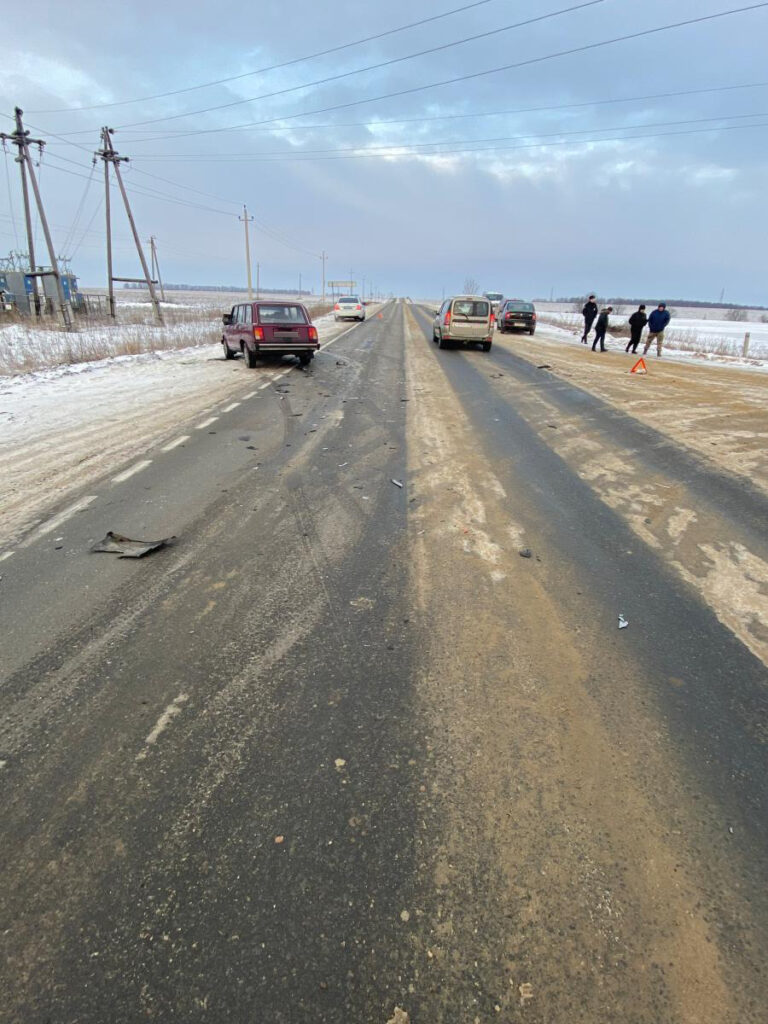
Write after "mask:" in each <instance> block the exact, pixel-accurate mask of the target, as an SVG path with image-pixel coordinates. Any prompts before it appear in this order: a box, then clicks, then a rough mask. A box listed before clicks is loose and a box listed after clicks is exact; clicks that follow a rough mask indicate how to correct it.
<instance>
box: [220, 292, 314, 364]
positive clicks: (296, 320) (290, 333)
mask: <svg viewBox="0 0 768 1024" xmlns="http://www.w3.org/2000/svg"><path fill="white" fill-rule="evenodd" d="M222 320H223V321H224V333H223V335H222V338H221V344H222V347H223V349H224V358H225V359H234V358H235V354H236V353H237V352H242V354H243V359H244V360H245V365H246V366H248V367H249V368H250V369H253V367H254V366H255V365H256V360H257V359H258V358H259V357H264V356H286V355H295V356H298V357H299V362H300V363H301V365H302V366H306V365H307V364H308V363H309V362H310V360H311V359H312V357H313V356H314V354H315V352H317V350H318V349H319V348H320V342H319V341H318V337H317V328H316V327H315V326H314V325H313V323H312V321H311V320H310V317H309V313H308V312H307V310H306V308H305V307H304V306H302V304H301V303H300V302H275V301H274V300H267V299H262V300H260V301H258V302H244V303H242V304H241V305H239V306H233V307H232V312H231V313H225V314H224V316H223V317H222Z"/></svg>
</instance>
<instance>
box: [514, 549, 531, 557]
mask: <svg viewBox="0 0 768 1024" xmlns="http://www.w3.org/2000/svg"><path fill="white" fill-rule="evenodd" d="M517 553H518V555H520V557H521V558H533V552H532V551H531V549H530V548H520V550H519V551H518V552H517Z"/></svg>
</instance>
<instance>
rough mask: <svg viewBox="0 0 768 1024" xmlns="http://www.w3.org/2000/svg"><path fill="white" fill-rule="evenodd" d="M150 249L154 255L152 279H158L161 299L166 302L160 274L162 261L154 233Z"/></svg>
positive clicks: (151, 237) (150, 240) (150, 237)
mask: <svg viewBox="0 0 768 1024" xmlns="http://www.w3.org/2000/svg"><path fill="white" fill-rule="evenodd" d="M149 251H150V254H151V256H152V280H153V281H157V283H158V284H159V285H160V301H161V302H165V288H163V279H162V277H161V276H160V262H159V260H158V258H157V243H156V242H155V236H154V235H150V236H149Z"/></svg>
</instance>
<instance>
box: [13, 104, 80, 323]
mask: <svg viewBox="0 0 768 1024" xmlns="http://www.w3.org/2000/svg"><path fill="white" fill-rule="evenodd" d="M23 113H24V111H23V110H22V109H21V108H20V107H16V109H15V111H14V114H15V116H16V131H14V132H12V133H11V134H10V135H6V134H5V132H0V139H2V140H3V141H5V140H8V141H9V142H12V143H13V144H14V145H15V146H16V147H17V149H18V151H19V153H18V156H17V157H16V162H17V163H18V164H19V165H20V167H21V191H22V194H23V196H24V220H25V223H26V227H27V245H28V248H29V253H28V255H29V273H30V276H31V278H32V282H33V289H34V296H35V299H34V303H35V313H36V314H37V315H38V316H39V315H40V312H41V303H40V289H39V286H38V283H37V279H38V277H52V278H53V279H54V280H55V282H56V295H57V298H58V304H59V315H60V317H61V319H62V322H63V323H64V326H65V327H66V329H67V330H68V331H71V330H72V328H73V326H74V325H73V323H72V311H71V309H70V306H69V303H68V302H67V301H66V299H65V298H64V288H63V287H62V284H61V274H60V273H59V264H58V261H57V259H56V251H55V250H54V248H53V242H52V240H51V232H50V231H49V229H48V218H47V217H46V216H45V208H44V207H43V200H42V197H41V196H40V189H39V188H38V185H37V176H36V175H35V167H34V164H33V163H32V156H31V154H30V152H29V145H30V143H32V145H34V146H37V147H38V148H39V150H40V152H41V153H42V151H43V146H44V145H45V142H44V141H43V140H42V139H30V137H29V132H28V131H25V130H24V123H23V121H22V120H21V117H22V114H23ZM27 175H29V182H30V184H31V185H32V192H33V193H34V196H35V205H36V206H37V213H38V216H39V217H40V225H41V226H42V229H43V236H44V237H45V245H46V248H47V249H48V258H49V260H50V261H51V269H50V270H38V269H37V266H36V264H35V239H34V232H33V231H32V213H31V211H30V206H29V190H28V188H27ZM43 299H45V289H43ZM44 307H45V302H43V303H42V308H44Z"/></svg>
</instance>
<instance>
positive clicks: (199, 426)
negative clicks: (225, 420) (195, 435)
mask: <svg viewBox="0 0 768 1024" xmlns="http://www.w3.org/2000/svg"><path fill="white" fill-rule="evenodd" d="M218 418H219V417H218V416H210V417H209V418H208V419H207V420H203V422H202V423H198V424H197V426H196V427H195V430H205V428H206V427H210V425H211V424H212V423H215V422H216V420H217V419H218Z"/></svg>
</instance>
